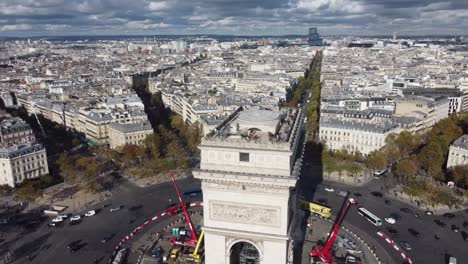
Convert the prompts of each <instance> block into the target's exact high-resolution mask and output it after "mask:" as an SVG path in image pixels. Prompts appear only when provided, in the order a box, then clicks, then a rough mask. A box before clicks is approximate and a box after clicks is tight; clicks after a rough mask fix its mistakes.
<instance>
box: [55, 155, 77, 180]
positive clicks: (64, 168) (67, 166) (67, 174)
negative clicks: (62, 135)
mask: <svg viewBox="0 0 468 264" xmlns="http://www.w3.org/2000/svg"><path fill="white" fill-rule="evenodd" d="M56 164H57V165H58V167H59V170H60V175H61V176H62V177H63V179H64V180H65V181H70V182H73V181H74V180H75V178H76V170H75V165H74V164H75V159H74V158H73V157H72V156H71V155H70V154H68V152H64V153H62V154H60V156H59V158H58V159H57V161H56Z"/></svg>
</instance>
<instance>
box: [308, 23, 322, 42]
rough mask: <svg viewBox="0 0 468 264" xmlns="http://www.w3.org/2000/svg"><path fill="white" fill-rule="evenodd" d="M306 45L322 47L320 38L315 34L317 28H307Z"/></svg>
mask: <svg viewBox="0 0 468 264" xmlns="http://www.w3.org/2000/svg"><path fill="white" fill-rule="evenodd" d="M308 38H309V39H308V43H309V46H322V45H323V42H322V39H321V38H320V35H319V34H318V33H317V28H315V27H310V28H309V35H308Z"/></svg>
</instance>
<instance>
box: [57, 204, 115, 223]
mask: <svg viewBox="0 0 468 264" xmlns="http://www.w3.org/2000/svg"><path fill="white" fill-rule="evenodd" d="M122 207H123V206H121V205H117V206H113V207H112V208H110V210H109V211H110V212H116V211H119V210H120V209H122ZM98 211H99V210H89V211H87V212H86V213H85V214H84V217H91V216H94V215H96V214H97V213H98ZM68 218H70V220H69V221H70V225H76V224H79V223H80V222H81V221H82V220H83V217H82V216H81V215H73V216H72V214H60V215H58V216H56V217H55V218H53V219H52V220H51V222H50V223H49V226H50V227H58V226H60V225H61V224H62V223H64V222H65V220H66V219H68Z"/></svg>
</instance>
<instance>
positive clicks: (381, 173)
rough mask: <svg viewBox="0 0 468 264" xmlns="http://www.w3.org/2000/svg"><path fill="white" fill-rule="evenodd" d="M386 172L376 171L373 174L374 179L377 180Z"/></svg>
mask: <svg viewBox="0 0 468 264" xmlns="http://www.w3.org/2000/svg"><path fill="white" fill-rule="evenodd" d="M387 172H388V171H387V170H377V171H375V172H374V178H376V179H379V178H380V176H383V175H385V173H387Z"/></svg>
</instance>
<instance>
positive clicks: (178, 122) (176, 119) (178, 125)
mask: <svg viewBox="0 0 468 264" xmlns="http://www.w3.org/2000/svg"><path fill="white" fill-rule="evenodd" d="M171 127H172V128H174V129H177V130H178V131H179V133H180V134H181V135H185V132H186V129H185V122H184V120H183V119H182V117H181V116H180V115H175V116H172V117H171Z"/></svg>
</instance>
